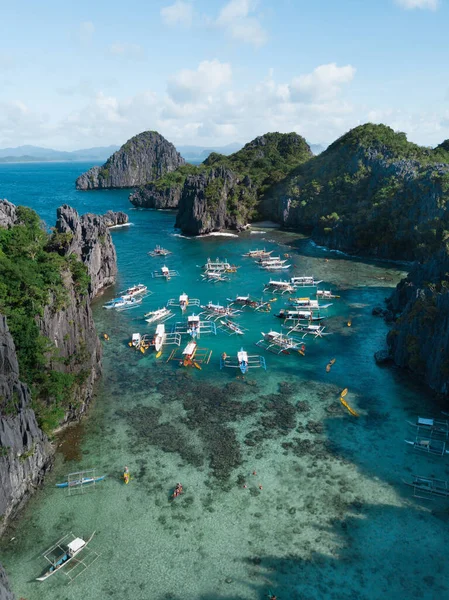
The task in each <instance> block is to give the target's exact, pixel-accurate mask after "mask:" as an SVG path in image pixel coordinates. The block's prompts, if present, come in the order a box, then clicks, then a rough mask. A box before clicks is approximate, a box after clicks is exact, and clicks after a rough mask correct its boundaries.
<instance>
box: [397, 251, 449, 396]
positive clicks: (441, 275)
mask: <svg viewBox="0 0 449 600" xmlns="http://www.w3.org/2000/svg"><path fill="white" fill-rule="evenodd" d="M448 273H449V254H448V251H447V250H446V249H443V250H441V251H440V252H438V253H437V254H436V255H435V256H434V257H433V258H432V259H431V260H429V261H428V262H426V263H425V264H422V265H420V264H418V265H416V266H415V267H414V268H413V269H412V271H411V272H410V273H409V275H408V277H407V278H406V279H403V280H402V281H401V282H400V283H399V284H398V286H397V288H396V290H395V292H394V293H393V295H392V296H391V298H390V299H389V301H388V308H389V309H390V310H391V311H392V312H393V313H394V315H395V316H396V317H397V318H396V321H395V323H394V325H393V328H392V329H391V331H390V332H389V334H388V337H387V343H388V348H389V353H390V357H391V359H392V360H393V361H394V362H395V363H396V364H397V365H398V366H400V367H404V368H408V369H410V370H411V371H413V372H414V373H415V374H417V375H418V376H420V377H421V378H422V380H423V381H424V382H425V383H426V384H427V385H428V386H429V387H430V388H432V389H433V390H435V391H437V392H439V393H442V394H448V393H449V275H448Z"/></svg>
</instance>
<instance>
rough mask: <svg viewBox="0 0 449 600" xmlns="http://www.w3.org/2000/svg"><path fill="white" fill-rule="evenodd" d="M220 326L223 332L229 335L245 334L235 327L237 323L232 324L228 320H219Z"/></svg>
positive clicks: (237, 326) (238, 327)
mask: <svg viewBox="0 0 449 600" xmlns="http://www.w3.org/2000/svg"><path fill="white" fill-rule="evenodd" d="M220 325H221V328H220V329H222V330H223V331H226V333H230V334H234V333H235V334H236V335H243V334H244V333H245V332H244V331H243V329H242V328H241V327H240V326H239V325H237V323H234V322H233V321H231V320H229V319H225V320H220Z"/></svg>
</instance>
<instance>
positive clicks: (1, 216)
mask: <svg viewBox="0 0 449 600" xmlns="http://www.w3.org/2000/svg"><path fill="white" fill-rule="evenodd" d="M15 222H16V207H15V206H14V204H12V203H11V202H8V200H0V227H4V228H6V229H8V228H9V227H12V226H13V225H14V223H15Z"/></svg>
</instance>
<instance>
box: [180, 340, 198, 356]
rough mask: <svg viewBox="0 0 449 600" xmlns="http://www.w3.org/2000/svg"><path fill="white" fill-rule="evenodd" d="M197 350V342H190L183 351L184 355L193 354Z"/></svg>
mask: <svg viewBox="0 0 449 600" xmlns="http://www.w3.org/2000/svg"><path fill="white" fill-rule="evenodd" d="M195 348H196V342H189V343H188V344H187V346H186V347H185V348H184V350H183V351H182V353H183V354H193V353H194V351H195Z"/></svg>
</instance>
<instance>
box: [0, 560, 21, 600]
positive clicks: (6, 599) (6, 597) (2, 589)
mask: <svg viewBox="0 0 449 600" xmlns="http://www.w3.org/2000/svg"><path fill="white" fill-rule="evenodd" d="M0 600H15V596H14V594H13V593H12V591H11V588H10V587H9V581H8V578H7V576H6V573H5V569H4V568H3V567H2V565H1V564H0ZM22 600H23V599H22Z"/></svg>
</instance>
